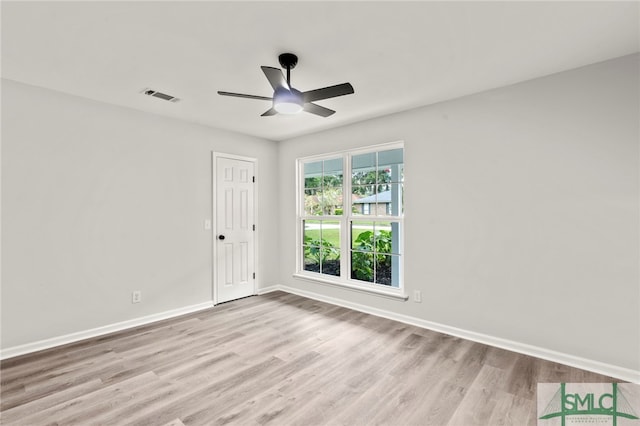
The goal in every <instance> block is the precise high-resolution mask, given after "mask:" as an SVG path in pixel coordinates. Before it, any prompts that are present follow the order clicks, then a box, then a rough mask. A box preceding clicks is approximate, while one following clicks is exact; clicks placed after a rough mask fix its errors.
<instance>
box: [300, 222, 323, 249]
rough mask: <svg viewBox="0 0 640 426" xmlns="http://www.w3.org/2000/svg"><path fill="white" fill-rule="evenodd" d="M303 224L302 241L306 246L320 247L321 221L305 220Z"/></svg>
mask: <svg viewBox="0 0 640 426" xmlns="http://www.w3.org/2000/svg"><path fill="white" fill-rule="evenodd" d="M302 223H303V225H302V226H303V228H304V229H303V235H302V240H303V243H304V245H307V246H317V247H319V246H320V228H321V223H322V222H321V221H319V220H305V221H303V222H302Z"/></svg>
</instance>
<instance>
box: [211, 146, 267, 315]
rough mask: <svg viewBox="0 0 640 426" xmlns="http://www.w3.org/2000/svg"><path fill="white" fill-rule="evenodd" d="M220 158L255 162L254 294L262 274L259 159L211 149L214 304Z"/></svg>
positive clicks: (215, 299) (216, 290)
mask: <svg viewBox="0 0 640 426" xmlns="http://www.w3.org/2000/svg"><path fill="white" fill-rule="evenodd" d="M218 158H229V159H231V160H240V161H247V162H250V163H253V176H254V178H255V181H254V184H253V222H254V225H256V230H255V231H254V233H253V273H254V274H255V277H256V278H255V279H254V280H253V292H252V293H251V294H252V295H255V294H258V293H257V289H258V288H259V287H260V286H259V281H258V280H259V279H260V275H259V274H258V271H257V269H258V265H259V264H260V263H259V259H258V252H259V250H258V241H259V238H258V233H259V232H260V224H259V223H258V210H259V209H258V183H259V179H258V159H257V158H254V157H245V156H242V155H235V154H226V153H222V152H216V151H211V255H212V257H211V286H212V290H211V299H212V300H213V304H214V305H217V304H218V287H217V285H216V284H217V278H216V277H217V274H216V272H217V271H216V265H215V261H214V259H217V258H218V257H217V244H216V235H217V223H216V220H215V213H216V202H217V199H216V194H217V192H218V191H217V190H216V189H217V188H216V162H217V161H216V160H217V159H218Z"/></svg>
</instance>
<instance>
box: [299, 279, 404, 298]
mask: <svg viewBox="0 0 640 426" xmlns="http://www.w3.org/2000/svg"><path fill="white" fill-rule="evenodd" d="M293 277H294V278H299V279H302V280H306V281H310V282H313V283H318V284H324V285H330V286H334V287H339V288H345V289H347V290H353V291H357V292H361V293H367V294H373V295H375V296H380V297H386V298H387V299H394V300H403V301H407V300H408V299H409V296H407V295H406V294H405V293H404V291H403V290H402V289H400V288H393V287H391V288H389V289H386V288H379V287H380V286H378V285H375V284H351V283H349V282H345V281H342V280H340V279H331V278H325V277H319V276H317V275H316V274H314V275H311V274H304V273H295V274H293Z"/></svg>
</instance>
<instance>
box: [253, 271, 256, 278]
mask: <svg viewBox="0 0 640 426" xmlns="http://www.w3.org/2000/svg"><path fill="white" fill-rule="evenodd" d="M253 279H254V280H255V279H256V273H255V272H254V273H253Z"/></svg>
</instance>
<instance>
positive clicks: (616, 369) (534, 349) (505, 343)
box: [260, 285, 640, 383]
mask: <svg viewBox="0 0 640 426" xmlns="http://www.w3.org/2000/svg"><path fill="white" fill-rule="evenodd" d="M271 291H284V292H287V293H292V294H297V295H298V296H303V297H307V298H309V299H314V300H319V301H321V302H326V303H330V304H332V305H337V306H342V307H345V308H349V309H353V310H356V311H359V312H364V313H367V314H371V315H375V316H378V317H382V318H387V319H391V320H394V321H399V322H402V323H405V324H409V325H414V326H416V327H420V328H425V329H428V330H433V331H437V332H439V333H445V334H449V335H451V336H456V337H460V338H462V339H466V340H471V341H473V342H478V343H482V344H485V345H489V346H494V347H497V348H501V349H506V350H508V351H512V352H517V353H521V354H525V355H529V356H533V357H536V358H541V359H545V360H547V361H552V362H557V363H560V364H565V365H569V366H571V367H576V368H580V369H583V370H587V371H592V372H594V373H598V374H603V375H606V376H609V377H614V378H617V379H622V380H625V381H628V382H631V383H640V370H632V369H630V368H625V367H620V366H617V365H612V364H607V363H603V362H600V361H595V360H592V359H587V358H582V357H578V356H574V355H570V354H566V353H562V352H557V351H554V350H551V349H546V348H542V347H539V346H533V345H528V344H526V343H521V342H516V341H513V340H508V339H503V338H500V337H495V336H490V335H488V334H483V333H477V332H475V331H469V330H464V329H461V328H457V327H451V326H448V325H445V324H439V323H436V322H432V321H427V320H423V319H420V318H415V317H411V316H408V315H402V314H397V313H394V312H390V311H386V310H384V309H377V308H372V307H370V306H365V305H361V304H359V303H352V302H346V301H344V300H341V299H336V298H333V297H329V296H325V295H321V294H318V293H314V292H311V291H306V290H299V289H297V288H292V287H289V286H284V285H276V286H271V287H268V288H264V289H262V291H261V293H260V294H265V293H268V292H271Z"/></svg>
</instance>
